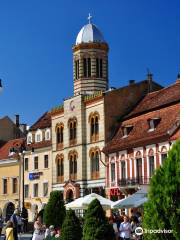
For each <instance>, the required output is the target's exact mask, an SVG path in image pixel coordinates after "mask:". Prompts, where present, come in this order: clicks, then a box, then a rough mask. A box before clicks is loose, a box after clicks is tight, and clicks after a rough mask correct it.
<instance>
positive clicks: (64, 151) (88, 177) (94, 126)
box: [51, 23, 161, 201]
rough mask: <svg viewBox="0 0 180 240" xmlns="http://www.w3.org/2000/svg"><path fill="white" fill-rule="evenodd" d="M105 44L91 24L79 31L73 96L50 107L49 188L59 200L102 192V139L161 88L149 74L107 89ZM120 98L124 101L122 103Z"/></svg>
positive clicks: (74, 47) (103, 168)
mask: <svg viewBox="0 0 180 240" xmlns="http://www.w3.org/2000/svg"><path fill="white" fill-rule="evenodd" d="M108 51H109V46H108V44H107V42H106V41H105V40H104V37H103V35H102V33H101V32H100V30H99V29H98V28H97V27H96V26H95V25H94V24H92V23H89V24H87V25H85V26H84V27H83V28H82V29H81V30H80V32H79V34H78V36H77V39H76V43H75V45H74V46H73V73H74V74H73V76H74V95H73V96H72V97H70V98H67V99H65V100H64V102H63V104H62V105H61V106H59V107H56V108H54V109H52V111H51V115H52V165H53V190H60V191H62V193H63V197H64V200H65V201H70V200H72V199H75V198H77V197H80V196H84V195H85V194H88V193H91V192H97V193H99V194H103V193H104V190H105V171H106V167H105V166H106V163H105V156H104V155H102V154H101V150H102V149H103V147H104V145H105V143H106V142H107V141H108V140H109V139H110V138H111V137H112V135H113V134H114V132H115V130H116V127H117V125H118V117H122V116H123V115H125V114H127V113H129V112H130V110H131V109H132V108H133V106H135V105H136V104H137V102H138V101H139V100H140V99H142V98H143V97H144V96H145V95H146V94H147V93H148V91H149V89H150V87H151V89H152V90H157V89H160V88H161V86H159V85H158V84H156V83H154V82H153V81H152V78H151V76H150V75H149V76H148V79H147V80H145V81H142V82H140V83H135V82H133V81H131V82H130V85H128V86H126V87H123V88H119V89H109V83H108V82H109V81H108ZM125 102H126V104H124V103H125Z"/></svg>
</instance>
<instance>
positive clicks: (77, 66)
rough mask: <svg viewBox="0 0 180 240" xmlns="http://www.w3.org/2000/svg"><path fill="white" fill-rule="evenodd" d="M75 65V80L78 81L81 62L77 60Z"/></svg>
mask: <svg viewBox="0 0 180 240" xmlns="http://www.w3.org/2000/svg"><path fill="white" fill-rule="evenodd" d="M74 64H75V79H78V78H79V60H76V61H75V62H74Z"/></svg>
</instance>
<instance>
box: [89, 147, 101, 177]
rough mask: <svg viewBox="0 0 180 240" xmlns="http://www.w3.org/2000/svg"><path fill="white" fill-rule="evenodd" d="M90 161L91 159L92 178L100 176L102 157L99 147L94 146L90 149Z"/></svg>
mask: <svg viewBox="0 0 180 240" xmlns="http://www.w3.org/2000/svg"><path fill="white" fill-rule="evenodd" d="M89 155H90V161H91V164H90V165H91V179H98V178H99V159H100V150H99V148H97V147H96V148H92V149H91V150H90V153H89Z"/></svg>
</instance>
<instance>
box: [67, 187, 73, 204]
mask: <svg viewBox="0 0 180 240" xmlns="http://www.w3.org/2000/svg"><path fill="white" fill-rule="evenodd" d="M73 200H74V193H73V191H72V189H68V191H67V193H66V202H68V203H69V202H72V201H73Z"/></svg>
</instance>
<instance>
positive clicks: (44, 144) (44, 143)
mask: <svg viewBox="0 0 180 240" xmlns="http://www.w3.org/2000/svg"><path fill="white" fill-rule="evenodd" d="M51 145H52V142H51V140H48V141H47V140H46V141H45V140H44V141H41V142H35V143H31V144H28V145H27V146H26V148H27V150H30V151H31V150H32V148H34V149H37V148H45V147H49V146H51Z"/></svg>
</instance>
